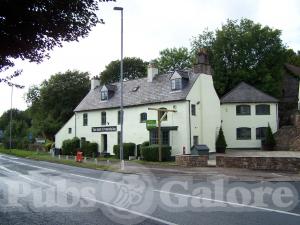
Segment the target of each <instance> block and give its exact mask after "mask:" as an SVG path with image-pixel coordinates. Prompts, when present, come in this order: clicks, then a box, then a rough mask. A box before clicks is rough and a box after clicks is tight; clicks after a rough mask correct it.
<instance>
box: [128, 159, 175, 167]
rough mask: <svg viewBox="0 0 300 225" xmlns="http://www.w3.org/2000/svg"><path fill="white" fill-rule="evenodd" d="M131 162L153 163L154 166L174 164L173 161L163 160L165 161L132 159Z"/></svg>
mask: <svg viewBox="0 0 300 225" xmlns="http://www.w3.org/2000/svg"><path fill="white" fill-rule="evenodd" d="M132 162H135V163H139V164H142V165H154V166H176V162H175V161H165V162H151V161H144V160H132Z"/></svg>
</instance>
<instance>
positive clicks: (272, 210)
mask: <svg viewBox="0 0 300 225" xmlns="http://www.w3.org/2000/svg"><path fill="white" fill-rule="evenodd" d="M6 160H9V159H6ZM9 161H12V162H15V163H19V164H23V165H27V166H32V167H37V168H40V169H46V170H51V171H54V172H61V171H58V170H54V169H48V168H43V167H39V166H34V165H30V164H26V163H21V162H17V161H14V160H9ZM65 174H69V175H72V176H77V177H81V178H86V179H90V180H95V181H100V182H107V183H112V184H119V183H120V182H115V181H110V180H103V179H98V178H93V177H87V176H83V175H78V174H73V173H65ZM153 191H154V192H160V193H164V194H173V195H178V196H182V197H186V198H196V199H202V200H206V201H214V202H220V203H225V204H228V205H235V206H241V207H246V208H254V209H259V210H263V211H269V212H276V213H280V214H286V215H291V216H297V217H300V214H297V213H291V212H287V211H282V210H277V209H270V208H265V207H258V206H253V205H244V204H240V203H235V202H229V201H222V200H217V199H210V198H205V197H200V196H194V195H186V194H180V193H176V192H168V191H162V190H153Z"/></svg>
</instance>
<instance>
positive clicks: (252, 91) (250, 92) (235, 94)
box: [221, 82, 278, 103]
mask: <svg viewBox="0 0 300 225" xmlns="http://www.w3.org/2000/svg"><path fill="white" fill-rule="evenodd" d="M267 102H268V103H277V102H278V100H277V99H276V98H274V97H272V96H270V95H268V94H266V93H264V92H262V91H260V90H258V89H256V88H255V87H253V86H251V85H249V84H247V83H245V82H241V83H240V84H238V85H237V86H236V87H235V88H233V89H232V90H231V91H230V92H228V93H227V94H225V95H224V96H223V97H222V98H221V103H267Z"/></svg>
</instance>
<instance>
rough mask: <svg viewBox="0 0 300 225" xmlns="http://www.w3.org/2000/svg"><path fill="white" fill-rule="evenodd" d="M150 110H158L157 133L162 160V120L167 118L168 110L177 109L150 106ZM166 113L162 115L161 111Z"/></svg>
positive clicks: (159, 158) (160, 159) (159, 155)
mask: <svg viewBox="0 0 300 225" xmlns="http://www.w3.org/2000/svg"><path fill="white" fill-rule="evenodd" d="M148 110H155V111H157V129H158V130H157V135H158V160H159V161H160V162H161V161H162V150H161V122H162V121H163V120H164V119H165V118H166V116H167V114H168V112H177V111H176V110H169V109H163V108H160V109H156V108H148ZM162 112H163V113H164V114H163V115H162V116H161V113H162Z"/></svg>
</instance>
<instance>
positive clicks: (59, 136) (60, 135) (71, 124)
mask: <svg viewBox="0 0 300 225" xmlns="http://www.w3.org/2000/svg"><path fill="white" fill-rule="evenodd" d="M69 128H71V129H72V132H71V133H69ZM74 137H75V115H73V116H72V117H71V118H70V119H69V120H68V122H66V123H65V125H64V126H63V127H62V128H61V129H60V130H59V131H58V132H57V133H56V135H55V147H56V148H61V147H62V143H63V141H64V140H66V139H72V138H74Z"/></svg>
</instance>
